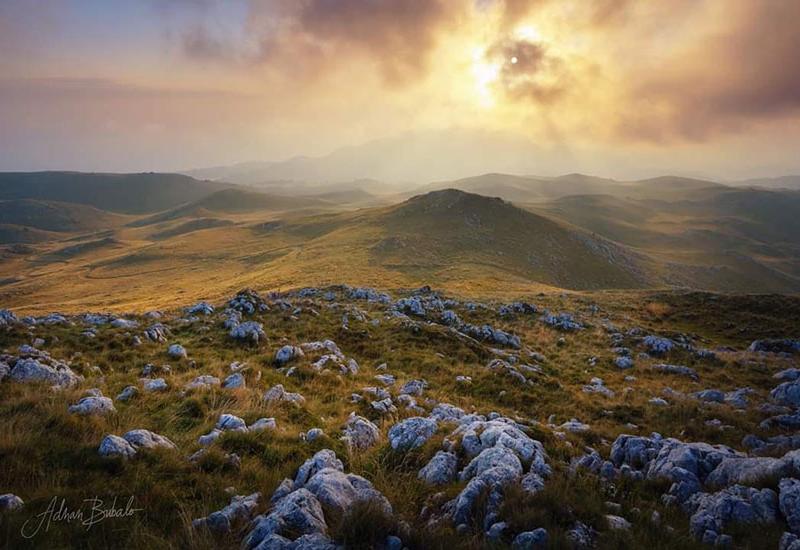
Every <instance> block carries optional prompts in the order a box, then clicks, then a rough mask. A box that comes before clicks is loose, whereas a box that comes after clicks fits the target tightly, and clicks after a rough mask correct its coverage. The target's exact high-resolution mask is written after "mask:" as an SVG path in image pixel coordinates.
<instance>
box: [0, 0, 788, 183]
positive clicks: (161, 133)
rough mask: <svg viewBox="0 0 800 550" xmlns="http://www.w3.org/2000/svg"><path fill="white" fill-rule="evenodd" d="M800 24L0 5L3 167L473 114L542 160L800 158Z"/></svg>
mask: <svg viewBox="0 0 800 550" xmlns="http://www.w3.org/2000/svg"><path fill="white" fill-rule="evenodd" d="M798 21H800V1H797V0H663V1H658V0H638V1H637V0H595V1H591V0H575V1H573V2H570V1H565V0H262V1H256V0H252V1H248V0H127V1H126V0H114V1H109V0H0V169H3V170H12V169H20V170H30V169H45V168H49V169H59V168H63V169H84V170H113V171H138V170H175V169H184V168H193V167H201V166H210V165H215V164H226V163H234V162H241V161H250V160H281V159H283V158H286V157H290V156H294V155H301V154H304V155H320V154H325V153H327V152H329V151H331V150H333V149H336V148H338V147H341V146H348V145H357V144H360V143H363V142H367V141H371V140H374V139H381V138H389V137H393V136H397V135H406V134H407V133H408V132H416V133H419V132H423V133H424V132H428V131H432V132H435V131H439V130H443V129H452V128H459V129H461V130H463V131H464V132H469V131H472V130H480V131H482V132H497V133H498V134H501V135H502V136H503V139H514V140H518V141H519V143H520V144H530V145H531V148H532V149H534V148H535V150H536V151H538V153H537V154H538V155H539V157H535V156H534V155H532V157H531V158H532V159H533V158H534V157H535V158H541V155H542V154H547V153H548V152H549V151H552V152H553V155H552V157H551V158H552V159H558V160H557V161H553V162H551V163H549V164H548V165H545V164H542V165H541V168H542V169H541V171H540V172H542V173H543V172H572V171H576V170H581V171H587V172H593V173H597V174H598V175H609V176H621V177H626V176H633V175H655V174H657V173H665V172H673V173H695V174H705V175H710V176H717V177H726V178H736V177H749V176H755V175H778V174H784V173H798V172H800V153H799V152H800V124H798V123H799V122H800V53H798V52H800V32H798V30H797V25H798ZM409 136H413V134H409ZM509 136H511V137H509ZM408 139H413V137H409V138H408ZM433 154H435V151H433ZM475 154H480V151H476V152H475ZM488 156H489V155H487V157H488ZM485 161H486V162H485V171H491V170H493V169H495V167H494V165H493V162H492V158H486V159H485ZM447 162H457V160H454V159H448V161H447ZM538 166H539V165H537V164H536V163H535V162H533V161H531V166H526V168H527V170H528V171H529V172H536V171H537V170H536V168H537V167H538Z"/></svg>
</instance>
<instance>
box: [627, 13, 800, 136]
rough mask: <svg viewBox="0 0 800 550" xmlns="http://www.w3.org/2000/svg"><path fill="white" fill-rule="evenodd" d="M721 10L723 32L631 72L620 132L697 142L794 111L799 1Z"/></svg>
mask: <svg viewBox="0 0 800 550" xmlns="http://www.w3.org/2000/svg"><path fill="white" fill-rule="evenodd" d="M723 14H724V15H725V20H726V21H727V22H728V24H727V25H726V26H725V27H724V28H723V29H721V30H717V31H716V32H710V33H708V34H706V35H700V36H696V40H695V41H694V42H692V43H691V44H690V45H688V46H687V47H685V48H681V49H679V50H678V51H677V52H676V53H675V54H674V55H672V56H670V57H668V58H667V59H665V60H664V62H663V63H661V64H660V65H659V66H658V67H657V68H655V70H650V71H645V72H643V73H642V74H639V75H638V77H639V78H637V79H636V80H635V82H636V83H635V84H634V85H632V86H630V87H629V89H628V93H627V96H628V97H627V99H628V100H629V101H630V103H631V109H630V110H629V112H628V113H627V114H626V115H625V116H623V118H622V120H621V121H620V125H619V131H620V133H621V134H622V135H624V136H626V137H630V138H634V139H636V138H641V139H645V140H655V141H670V140H675V139H689V140H698V141H702V140H707V139H712V138H714V137H715V136H718V135H719V134H722V133H736V132H742V131H745V130H746V129H747V128H749V127H752V126H753V125H754V124H760V123H766V122H770V121H775V120H780V119H787V118H788V119H793V118H796V117H797V116H798V115H800V55H798V52H800V33H798V32H797V21H800V3H798V2H762V1H757V0H753V1H744V0H735V1H732V2H729V3H727V4H726V5H724V10H723ZM630 76H631V78H632V79H633V78H635V77H636V76H637V75H635V74H631V75H630Z"/></svg>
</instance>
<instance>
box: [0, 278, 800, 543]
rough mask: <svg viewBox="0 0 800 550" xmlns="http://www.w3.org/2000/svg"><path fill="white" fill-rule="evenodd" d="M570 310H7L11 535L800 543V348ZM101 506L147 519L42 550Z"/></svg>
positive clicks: (369, 305) (357, 299)
mask: <svg viewBox="0 0 800 550" xmlns="http://www.w3.org/2000/svg"><path fill="white" fill-rule="evenodd" d="M551 301H552V299H551ZM556 304H557V305H559V306H563V308H564V309H563V310H559V311H556V310H553V311H548V310H547V309H545V308H544V307H543V306H541V305H535V304H532V303H528V302H514V303H504V304H500V303H482V302H465V301H460V300H455V299H449V298H446V297H443V296H441V295H439V294H438V293H436V292H433V291H431V290H430V289H428V288H423V289H419V290H417V291H413V292H410V293H406V294H405V295H404V296H403V297H393V296H390V295H389V294H386V293H382V292H378V291H376V290H373V289H368V288H352V287H345V286H339V287H330V288H325V289H314V288H311V289H302V290H299V291H292V292H288V293H282V294H272V295H269V296H261V295H259V294H258V293H257V292H254V291H252V290H244V291H242V292H240V293H238V294H237V295H236V296H234V297H233V298H232V299H231V300H229V301H228V302H227V303H225V304H222V305H221V306H216V305H212V304H209V303H206V302H200V303H197V304H195V305H193V306H191V307H188V308H185V309H184V310H181V311H173V312H158V311H152V312H148V313H146V314H137V315H124V316H119V315H110V314H93V313H88V314H84V315H72V316H66V315H60V314H55V313H54V314H49V315H45V316H41V317H17V316H16V315H15V314H14V313H12V312H10V311H8V310H2V311H0V346H1V347H2V348H5V349H4V351H3V353H2V355H0V392H2V393H0V395H2V399H1V400H0V402H2V409H0V410H2V418H3V423H4V427H3V431H2V433H0V461H2V464H3V472H2V475H0V483H2V485H0V493H3V492H7V494H4V495H2V496H0V510H1V511H2V512H1V513H2V523H3V529H4V530H3V536H4V537H5V540H4V542H5V543H6V545H9V546H12V547H13V546H21V545H32V546H42V545H43V544H45V543H47V542H51V543H52V542H53V541H58V543H57V545H63V544H64V543H65V541H67V544H68V545H81V544H84V545H90V546H104V545H108V544H112V541H115V542H114V543H113V545H115V546H128V547H154V546H155V547H159V546H160V545H163V546H164V547H198V548H200V547H202V548H206V547H208V548H212V547H241V548H246V549H254V548H258V549H272V548H275V549H284V548H319V549H327V548H339V547H362V548H390V549H401V548H437V547H439V548H444V547H468V548H483V547H507V546H510V547H511V548H515V549H524V548H546V547H566V548H593V547H620V546H628V547H642V546H645V545H647V546H654V547H657V548H658V547H663V548H676V547H687V548H688V547H702V546H704V545H715V546H724V547H751V548H768V547H776V548H780V549H781V550H788V549H791V550H800V432H798V429H799V428H800V340H796V339H792V338H791V335H786V337H784V338H766V339H757V340H754V341H749V340H747V341H743V342H742V344H741V345H738V346H736V345H733V346H732V345H730V344H727V343H726V344H725V345H721V344H720V343H719V342H715V341H714V340H713V337H709V336H705V335H701V334H697V333H690V332H681V331H676V330H674V329H671V328H670V327H664V326H663V323H662V326H660V327H658V328H654V326H651V327H649V328H648V327H647V326H646V325H658V324H659V323H654V322H652V319H647V318H646V316H645V317H641V316H637V313H636V312H637V311H640V308H639V307H638V306H639V305H638V304H634V305H633V306H629V307H627V308H626V309H625V311H624V312H623V313H620V312H617V311H614V310H606V309H604V307H602V306H599V305H598V304H596V303H594V302H592V301H591V300H587V299H572V300H570V299H567V298H564V297H560V298H558V300H557V301H556ZM639 321H643V322H641V323H640V322H639ZM742 336H743V337H746V334H744V335H742ZM126 489H127V492H125V491H126ZM97 494H100V495H108V496H109V497H111V496H116V495H118V494H119V495H133V496H134V497H135V498H136V499H137V502H138V503H139V504H140V513H139V514H138V515H137V516H135V517H123V518H116V519H112V520H109V522H108V523H103V524H102V525H99V526H96V527H93V529H87V528H86V527H82V526H81V525H80V524H77V525H76V524H70V523H69V522H62V523H60V524H59V525H57V526H54V527H53V529H52V530H51V531H49V532H37V533H36V534H35V536H33V537H28V536H27V535H26V533H25V522H26V521H27V520H29V519H30V518H31V517H35V516H37V515H38V514H40V513H41V512H42V511H43V510H44V509H45V508H46V507H47V503H48V502H49V501H50V499H51V498H53V497H54V496H61V497H63V498H65V499H70V500H71V502H72V505H73V506H79V505H80V501H81V500H82V498H88V497H87V495H89V496H93V495H97ZM754 527H755V528H754ZM121 530H122V531H121ZM120 532H124V534H120ZM48 537H51V538H48ZM120 537H122V538H120ZM153 540H158V541H159V542H157V543H154V542H153Z"/></svg>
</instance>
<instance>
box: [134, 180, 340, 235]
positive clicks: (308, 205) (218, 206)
mask: <svg viewBox="0 0 800 550" xmlns="http://www.w3.org/2000/svg"><path fill="white" fill-rule="evenodd" d="M328 206H331V203H329V202H326V201H322V200H319V199H314V198H309V197H303V198H299V197H285V196H281V195H272V194H269V193H261V192H258V191H249V190H245V189H242V188H229V189H223V190H221V191H216V192H214V193H211V194H210V195H206V196H204V197H201V198H199V199H197V200H194V201H191V202H187V203H185V204H181V205H180V206H177V207H175V208H171V209H168V210H165V211H164V212H159V213H157V214H154V215H152V216H147V217H144V218H140V219H138V220H135V221H133V222H131V223H130V226H131V227H143V226H147V225H153V224H157V223H163V222H167V221H172V220H177V219H180V218H185V217H208V216H214V215H217V214H243V213H250V212H283V211H289V210H302V209H312V208H322V207H328Z"/></svg>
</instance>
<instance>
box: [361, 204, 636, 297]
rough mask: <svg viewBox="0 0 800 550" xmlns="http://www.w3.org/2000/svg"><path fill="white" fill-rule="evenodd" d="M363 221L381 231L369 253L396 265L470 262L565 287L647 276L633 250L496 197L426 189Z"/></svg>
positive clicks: (618, 284)
mask: <svg viewBox="0 0 800 550" xmlns="http://www.w3.org/2000/svg"><path fill="white" fill-rule="evenodd" d="M369 223H370V224H372V225H373V226H376V227H379V228H381V230H382V232H383V233H384V234H385V237H383V238H382V239H381V240H379V241H378V242H376V243H375V244H374V245H373V246H372V248H371V250H372V253H373V255H374V256H375V257H376V258H377V259H379V260H380V261H381V262H382V263H384V264H387V265H392V266H396V268H397V269H403V268H406V267H415V266H421V267H438V268H449V267H453V266H458V265H459V264H474V265H482V266H484V267H485V268H486V269H487V270H491V271H508V272H509V273H513V274H515V275H516V276H519V277H523V278H526V279H529V280H532V281H536V282H539V283H543V284H547V285H551V286H557V287H562V288H571V289H588V288H630V287H641V286H645V285H646V284H647V280H648V277H647V274H646V270H645V268H644V263H645V258H643V257H641V256H640V255H637V254H635V253H633V252H631V251H630V250H626V249H625V248H624V247H622V246H620V245H618V244H615V243H613V242H611V241H608V240H606V239H603V238H601V237H596V236H595V237H593V236H591V235H589V234H588V233H585V232H583V231H579V230H574V229H570V228H567V227H565V226H564V225H562V224H559V223H557V222H554V221H552V220H549V219H547V218H545V217H542V216H538V215H536V214H533V213H531V212H528V211H526V210H523V209H520V208H518V207H516V206H514V205H512V204H510V203H508V202H505V201H503V200H502V199H499V198H490V197H485V196H481V195H476V194H472V193H466V192H463V191H458V190H454V189H447V190H443V191H433V192H430V193H427V194H425V195H420V196H416V197H413V198H411V199H409V200H408V201H406V202H404V203H402V204H400V205H399V206H397V207H392V208H389V209H387V210H384V211H383V212H381V213H379V214H378V215H377V216H376V217H375V218H374V219H372V220H370V221H369Z"/></svg>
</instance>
